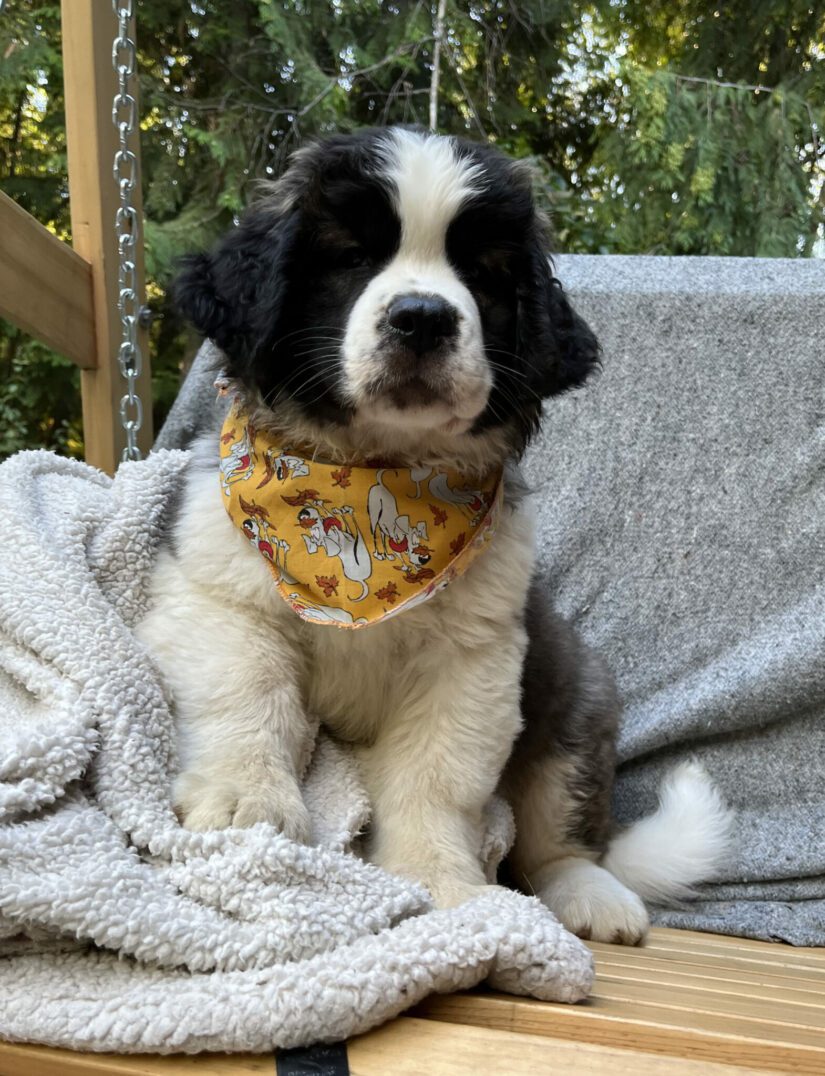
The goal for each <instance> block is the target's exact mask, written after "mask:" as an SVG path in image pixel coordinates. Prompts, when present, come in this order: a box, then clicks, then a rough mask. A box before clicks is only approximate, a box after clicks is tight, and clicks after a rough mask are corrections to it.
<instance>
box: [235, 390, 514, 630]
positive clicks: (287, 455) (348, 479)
mask: <svg viewBox="0 0 825 1076" xmlns="http://www.w3.org/2000/svg"><path fill="white" fill-rule="evenodd" d="M220 479H221V490H222V492H223V497H224V504H225V506H226V510H227V512H228V513H229V515H230V517H231V519H232V522H233V523H234V524H235V526H236V527H239V528H240V530H241V531H242V533H243V534H244V535H245V536H246V537H247V538H248V539H249V541H250V542H251V543H252V545H253V546H254V547H255V548H256V549H257V550H258V552H259V553H260V554H261V556H262V557H263V558H264V559H265V560H266V562H267V564H268V565H269V568H270V571H271V572H272V575H273V577H274V579H275V582H276V584H277V586H278V590H279V591H280V594H281V596H282V597H283V598H284V600H285V601H287V602H288V603H289V604H290V605H291V606H292V608H293V609H294V611H295V612H296V613H297V614H298V616H300V617H302V618H303V619H304V620H310V621H312V623H314V624H335V625H337V626H338V627H339V628H361V627H364V626H366V625H367V624H374V623H376V622H377V621H379V620H385V619H386V618H387V617H391V616H395V614H396V613H400V612H402V610H404V609H410V608H412V606H413V605H418V604H419V603H421V602H423V601H426V600H427V599H428V598H431V597H432V596H433V594H436V593H438V591H440V590H443V588H444V587H445V586H447V584H448V583H450V582H451V581H452V580H453V579H455V578H456V577H457V576H459V575H461V574H462V573H463V572H465V571H466V570H467V568H468V567H469V565H470V564H471V563H472V561H473V560H475V558H476V557H477V556H478V554H479V553H480V552H481V551H482V550H483V549H484V547H485V545H486V544H487V542H488V541H489V539H490V538H491V537H492V536H493V533H494V531H495V527H496V523H497V521H498V516H499V513H500V511H501V500H502V477H501V471H500V470H498V471H496V472H495V473H494V474H492V475H490V476H489V478H488V479H486V480H485V481H484V482H482V483H478V484H477V485H476V486H475V488H470V487H467V486H466V485H464V484H463V483H462V481H461V476H460V475H459V474H458V472H456V471H449V470H446V469H444V468H440V467H439V468H432V467H392V466H388V465H385V464H383V463H381V462H378V461H376V462H373V463H372V464H371V465H369V466H364V467H349V466H346V467H345V466H336V465H334V464H328V463H317V462H316V461H315V460H310V459H305V458H304V457H303V456H300V455H298V454H296V453H294V452H292V451H291V450H290V449H289V448H288V447H286V446H283V445H277V444H275V442H274V441H273V440H272V439H271V438H269V437H268V436H267V434H266V433H265V432H264V431H256V430H255V429H254V428H253V426H252V425H251V424H250V422H249V418H248V416H247V415H246V414H245V413H243V412H242V411H241V410H240V409H239V408H238V407H237V405H236V406H235V407H233V408H231V410H230V412H229V416H228V417H227V419H226V422H225V423H224V427H223V430H222V431H221V467H220Z"/></svg>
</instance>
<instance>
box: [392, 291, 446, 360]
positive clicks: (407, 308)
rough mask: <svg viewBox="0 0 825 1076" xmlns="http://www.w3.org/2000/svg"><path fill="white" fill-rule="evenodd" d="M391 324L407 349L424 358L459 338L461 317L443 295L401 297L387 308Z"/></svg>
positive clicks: (393, 330) (395, 299) (396, 298)
mask: <svg viewBox="0 0 825 1076" xmlns="http://www.w3.org/2000/svg"><path fill="white" fill-rule="evenodd" d="M387 323H388V324H389V326H390V329H391V330H392V332H393V334H395V335H396V336H399V337H400V338H401V339H402V340H403V342H404V343H405V344H406V345H407V347H409V348H412V350H413V351H414V352H415V353H416V355H423V354H424V352H425V351H431V350H432V349H433V348H434V347H435V346H436V344H439V343H440V342H441V341H442V340H444V339H446V338H447V337H449V336H454V335H455V332H456V328H457V327H458V314H457V312H456V309H455V307H453V306H451V305H450V304H449V303H448V302H447V300H446V299H443V298H441V296H439V295H397V296H396V297H395V298H394V299H393V301H392V302H391V303H390V305H389V307H388V308H387Z"/></svg>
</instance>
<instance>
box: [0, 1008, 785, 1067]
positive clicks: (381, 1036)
mask: <svg viewBox="0 0 825 1076" xmlns="http://www.w3.org/2000/svg"><path fill="white" fill-rule="evenodd" d="M347 1053H348V1058H349V1065H350V1073H351V1076H466V1074H467V1073H473V1076H503V1074H506V1076H533V1074H539V1076H540V1074H544V1073H547V1074H548V1076H549V1074H550V1073H553V1074H562V1076H564V1074H566V1073H569V1074H577V1076H671V1074H673V1076H758V1074H759V1073H760V1072H763V1071H764V1070H762V1069H754V1068H750V1067H746V1066H739V1065H736V1066H733V1067H732V1066H729V1065H718V1064H714V1063H713V1062H706V1061H691V1060H688V1059H684V1058H674V1057H658V1056H656V1055H652V1054H639V1053H637V1052H636V1051H633V1050H620V1049H616V1048H614V1047H607V1046H595V1045H592V1044H585V1043H573V1042H566V1041H564V1040H562V1039H547V1038H546V1037H545V1036H543V1035H524V1034H521V1033H519V1032H511V1031H495V1030H492V1029H490V1028H480V1027H472V1026H457V1025H453V1024H444V1023H440V1022H438V1021H435V1020H416V1019H411V1018H407V1017H401V1018H400V1019H398V1020H395V1021H393V1022H392V1023H390V1024H385V1025H384V1026H383V1027H380V1028H378V1029H376V1030H375V1031H371V1032H369V1034H367V1035H361V1036H359V1037H358V1038H355V1039H353V1040H351V1042H350V1043H349V1044H348V1046H347ZM274 1072H275V1064H274V1060H273V1058H272V1055H270V1054H259V1055H254V1054H236V1055H233V1056H230V1057H227V1056H226V1055H224V1054H201V1055H199V1056H195V1057H188V1056H181V1055H171V1056H168V1057H159V1056H156V1055H149V1056H138V1057H122V1056H121V1057H118V1056H116V1055H114V1054H72V1053H70V1052H68V1051H65V1050H52V1049H49V1048H47V1047H40V1046H36V1047H31V1046H6V1047H4V1048H2V1049H1V1050H0V1073H2V1076H253V1074H260V1073H271V1074H273V1076H274Z"/></svg>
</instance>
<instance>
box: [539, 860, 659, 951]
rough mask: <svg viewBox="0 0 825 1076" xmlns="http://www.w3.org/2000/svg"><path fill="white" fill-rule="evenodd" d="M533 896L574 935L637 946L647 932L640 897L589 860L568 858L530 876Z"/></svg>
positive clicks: (644, 911) (550, 864)
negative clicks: (534, 893) (531, 877)
mask: <svg viewBox="0 0 825 1076" xmlns="http://www.w3.org/2000/svg"><path fill="white" fill-rule="evenodd" d="M533 880H534V884H535V889H536V894H537V895H538V896H539V897H541V899H542V900H543V901H544V903H545V904H546V905H547V906H548V907H549V908H552V910H553V912H554V913H555V915H556V916H557V918H558V919H559V921H560V922H561V923H562V924H563V925H564V926H566V927H567V929H568V930H570V931H572V932H573V933H574V934H578V935H579V936H580V937H582V938H590V939H592V940H593V941H601V942H622V943H623V944H624V945H637V944H638V943H639V942H640V941H641V940H642V939H643V938H644V936H645V934H646V933H647V929H648V918H647V911H646V910H645V906H644V904H642V902H641V900H640V899H639V897H638V896H637V895H636V894H635V893H632V892H631V891H630V890H629V889H628V888H627V887H626V886H624V885H622V883H621V882H620V881H618V880H617V879H616V878H614V876H613V875H612V874H611V873H610V872H609V871H606V870H604V868H602V867H599V866H597V865H596V864H595V863H593V862H591V861H590V860H589V859H585V858H583V857H580V856H567V857H565V858H564V859H556V860H553V862H551V863H548V864H547V866H545V867H543V868H542V869H541V870H539V871H538V872H537V873H536V874H535V875H534V876H533Z"/></svg>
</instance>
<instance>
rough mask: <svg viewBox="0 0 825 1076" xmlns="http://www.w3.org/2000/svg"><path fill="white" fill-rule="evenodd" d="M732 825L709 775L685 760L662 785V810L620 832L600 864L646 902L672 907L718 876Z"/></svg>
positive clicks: (731, 815)
mask: <svg viewBox="0 0 825 1076" xmlns="http://www.w3.org/2000/svg"><path fill="white" fill-rule="evenodd" d="M732 823H733V813H732V812H731V811H730V810H729V808H728V807H726V805H725V803H724V802H723V800H722V798H721V796H720V795H719V793H718V792H717V790H716V788H715V787H714V786H713V784H712V782H711V780H710V778H709V777H708V775H707V773H706V771H705V770H704V769H703V768H702V766H700V765H699V764H698V763H697V762H684V763H682V764H681V765H679V766H677V767H676V768H675V769H674V770H672V771H671V773H669V774H668V776H667V777H666V779H665V780H664V782H663V783H662V787H661V789H660V790H659V808H658V810H657V811H656V812H655V813H654V814H652V815H649V816H648V817H647V818H643V819H641V821H639V822H636V823H635V824H634V825H632V826H630V828H629V829H627V830H625V832H624V833H622V834H620V835H619V836H618V837H617V838H616V839H615V840H614V841H613V842H612V843H611V845H610V848H609V849H608V852H607V855H606V856H605V857H604V859H603V861H602V862H603V865H604V867H605V868H606V869H607V870H609V871H610V872H611V874H613V875H615V876H616V878H618V879H619V880H620V881H622V882H623V883H624V884H625V885H627V886H629V887H630V888H631V889H633V890H634V892H636V893H638V894H639V895H640V896H641V897H642V898H643V899H644V900H648V901H651V902H653V903H657V904H668V903H670V902H672V901H673V900H675V899H680V898H684V897H688V896H690V895H691V893H692V891H693V887H694V886H695V885H696V884H697V883H698V882H701V881H706V880H708V879H710V878H712V877H713V876H714V875H715V873H716V871H717V870H718V868H719V865H720V864H721V862H722V861H723V860H724V857H725V854H726V852H727V850H728V847H729V843H730V833H731V826H732Z"/></svg>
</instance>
